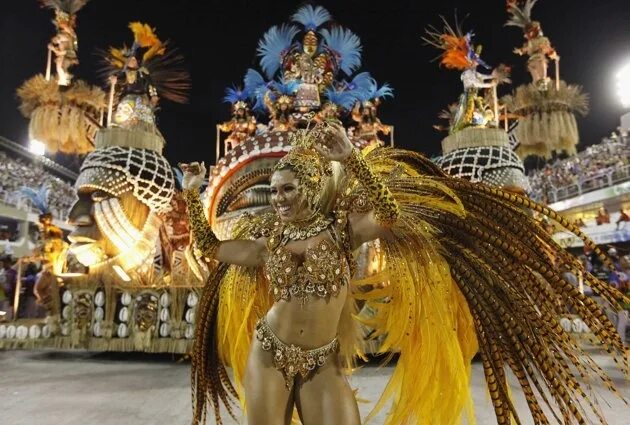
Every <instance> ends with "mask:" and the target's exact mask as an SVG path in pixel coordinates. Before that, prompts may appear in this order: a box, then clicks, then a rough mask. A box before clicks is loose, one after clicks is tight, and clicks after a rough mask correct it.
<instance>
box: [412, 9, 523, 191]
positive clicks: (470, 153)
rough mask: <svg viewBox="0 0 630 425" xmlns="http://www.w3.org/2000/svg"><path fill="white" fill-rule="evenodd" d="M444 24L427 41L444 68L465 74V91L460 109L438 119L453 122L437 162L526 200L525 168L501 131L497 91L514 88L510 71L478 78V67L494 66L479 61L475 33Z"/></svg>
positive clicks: (456, 173)
mask: <svg viewBox="0 0 630 425" xmlns="http://www.w3.org/2000/svg"><path fill="white" fill-rule="evenodd" d="M442 22H443V23H444V27H443V29H442V30H438V29H436V28H435V27H429V28H428V29H427V30H426V31H425V37H423V40H424V41H425V42H426V43H427V44H428V45H430V46H433V47H435V48H437V49H439V50H440V51H441V52H442V53H441V55H440V65H441V66H443V67H445V68H447V69H454V70H459V71H462V75H461V80H462V83H463V86H464V87H463V88H464V91H463V93H462V94H461V96H460V98H459V102H458V103H457V105H454V106H452V107H449V110H448V111H444V112H443V113H442V114H441V115H440V117H443V118H447V119H448V120H449V127H448V133H449V135H448V136H447V137H445V138H444V139H443V140H442V156H441V157H440V158H439V159H438V161H437V162H438V164H439V165H440V166H441V167H442V168H443V169H444V171H446V172H447V173H448V174H450V175H452V176H455V177H461V178H465V179H467V180H470V181H472V182H483V183H486V184H489V185H492V186H496V187H499V188H503V189H505V190H510V191H513V192H516V193H520V194H524V193H525V192H527V191H528V189H529V183H528V181H527V178H526V177H525V167H524V166H523V162H522V160H521V159H520V158H519V157H518V156H517V155H516V154H515V153H514V151H513V150H512V147H511V146H510V141H509V136H508V133H507V132H506V131H505V130H503V129H502V128H500V127H499V126H498V106H497V86H498V85H499V84H502V83H509V82H510V79H509V69H508V68H507V67H505V66H504V65H499V66H497V67H496V68H495V69H493V71H492V73H491V74H482V73H479V72H478V71H477V68H478V66H480V65H481V66H483V67H484V68H486V69H490V66H489V65H488V64H486V63H485V62H484V61H483V60H482V59H481V57H480V56H479V55H480V53H481V46H480V45H478V46H475V45H474V44H473V37H474V35H473V32H472V31H469V32H467V33H464V32H463V31H462V29H461V28H460V27H459V25H458V24H457V23H456V24H455V25H451V24H449V23H448V22H447V21H446V20H445V19H444V18H442ZM482 90H485V91H486V93H485V94H484V93H483V92H482Z"/></svg>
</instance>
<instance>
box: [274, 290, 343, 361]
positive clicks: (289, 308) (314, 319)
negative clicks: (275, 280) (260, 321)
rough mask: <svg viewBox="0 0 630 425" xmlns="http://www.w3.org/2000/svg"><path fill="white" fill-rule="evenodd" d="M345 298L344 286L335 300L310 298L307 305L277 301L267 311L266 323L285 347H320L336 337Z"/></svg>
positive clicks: (291, 301)
mask: <svg viewBox="0 0 630 425" xmlns="http://www.w3.org/2000/svg"><path fill="white" fill-rule="evenodd" d="M347 296H348V287H347V286H345V285H344V286H343V287H342V288H341V290H340V291H339V294H338V295H337V296H336V297H333V296H331V297H328V298H321V297H317V296H310V297H309V298H308V300H307V301H306V302H302V300H301V299H298V298H291V299H290V300H289V301H278V302H276V303H275V304H274V305H273V306H272V307H271V309H270V310H269V311H268V312H267V315H266V318H267V323H268V324H269V326H270V327H271V329H273V331H274V333H275V334H276V336H277V337H278V338H279V339H280V340H281V341H282V342H284V343H285V344H294V345H297V346H299V347H301V348H303V349H311V348H317V347H321V346H323V345H326V344H328V343H329V342H330V341H332V340H333V339H334V338H335V337H336V336H337V329H338V326H339V318H340V317H341V312H342V310H343V307H344V304H345V302H346V297H347Z"/></svg>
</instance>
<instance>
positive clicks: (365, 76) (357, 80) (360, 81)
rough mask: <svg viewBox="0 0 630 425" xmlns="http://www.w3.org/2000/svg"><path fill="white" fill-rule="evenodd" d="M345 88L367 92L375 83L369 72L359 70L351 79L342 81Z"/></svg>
mask: <svg viewBox="0 0 630 425" xmlns="http://www.w3.org/2000/svg"><path fill="white" fill-rule="evenodd" d="M344 84H345V89H346V90H357V91H365V92H368V91H370V90H371V89H372V87H373V86H374V85H375V84H376V81H374V78H372V75H370V73H369V72H367V71H365V72H361V73H359V74H357V75H355V77H354V78H353V79H352V81H350V82H347V81H344Z"/></svg>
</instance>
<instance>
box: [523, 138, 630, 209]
mask: <svg viewBox="0 0 630 425" xmlns="http://www.w3.org/2000/svg"><path fill="white" fill-rule="evenodd" d="M629 164H630V135H627V134H623V135H614V136H611V137H609V138H605V139H604V140H603V141H602V143H600V144H597V145H592V146H589V147H587V148H586V149H585V150H583V151H581V152H579V153H578V154H577V155H575V156H572V157H570V158H566V159H561V160H556V161H555V162H554V163H553V164H547V165H546V166H545V167H544V168H543V169H540V170H535V171H532V172H531V173H530V174H529V175H528V178H529V184H530V186H531V188H532V198H533V199H536V200H538V201H541V202H543V203H551V202H554V200H556V199H554V196H553V194H554V192H555V191H557V190H558V189H561V188H566V187H568V186H572V185H579V186H581V188H582V191H583V192H588V191H590V190H594V189H598V188H600V187H605V186H607V175H609V174H610V173H611V172H615V171H620V172H622V171H621V170H622V168H623V167H625V166H627V165H629ZM625 172H626V177H628V178H630V172H629V171H628V169H626V170H625ZM557 200H559V199H557Z"/></svg>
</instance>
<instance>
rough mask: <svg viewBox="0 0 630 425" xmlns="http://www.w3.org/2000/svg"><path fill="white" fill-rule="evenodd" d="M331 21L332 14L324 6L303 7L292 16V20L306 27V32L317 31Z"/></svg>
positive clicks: (308, 5)
mask: <svg viewBox="0 0 630 425" xmlns="http://www.w3.org/2000/svg"><path fill="white" fill-rule="evenodd" d="M331 19H332V16H330V12H328V11H327V10H326V9H324V8H323V7H322V6H315V7H313V5H310V4H307V5H306V6H302V7H301V8H299V9H298V11H297V12H295V13H294V14H293V16H291V20H292V21H293V22H298V23H300V24H302V25H304V28H305V29H306V31H315V30H317V28H319V27H320V26H322V25H324V24H325V23H326V22H328V21H330V20H331Z"/></svg>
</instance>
